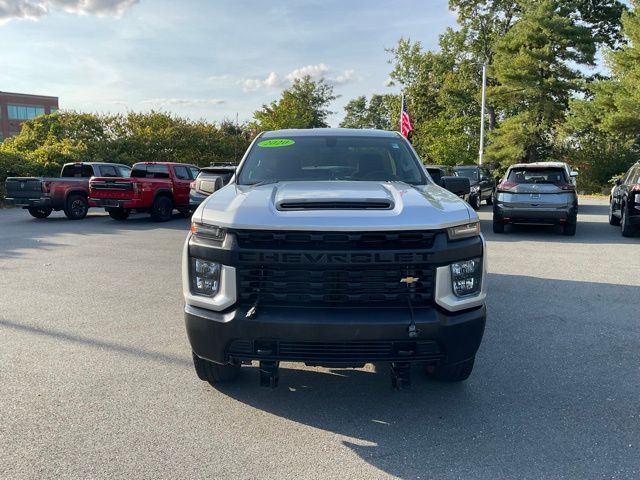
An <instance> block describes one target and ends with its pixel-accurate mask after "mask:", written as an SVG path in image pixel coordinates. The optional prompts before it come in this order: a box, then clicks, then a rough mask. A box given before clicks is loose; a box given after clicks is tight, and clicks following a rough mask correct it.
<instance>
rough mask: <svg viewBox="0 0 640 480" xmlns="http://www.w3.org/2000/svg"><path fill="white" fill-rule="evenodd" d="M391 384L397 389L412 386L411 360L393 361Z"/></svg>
mask: <svg viewBox="0 0 640 480" xmlns="http://www.w3.org/2000/svg"><path fill="white" fill-rule="evenodd" d="M391 386H392V387H393V388H395V389H396V390H403V389H406V388H409V387H411V364H410V363H409V362H392V363H391Z"/></svg>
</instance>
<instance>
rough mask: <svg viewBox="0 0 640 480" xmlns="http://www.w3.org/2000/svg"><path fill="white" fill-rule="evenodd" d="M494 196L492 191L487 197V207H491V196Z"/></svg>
mask: <svg viewBox="0 0 640 480" xmlns="http://www.w3.org/2000/svg"><path fill="white" fill-rule="evenodd" d="M494 195H495V192H494V191H492V192H491V195H489V198H487V205H493V196H494Z"/></svg>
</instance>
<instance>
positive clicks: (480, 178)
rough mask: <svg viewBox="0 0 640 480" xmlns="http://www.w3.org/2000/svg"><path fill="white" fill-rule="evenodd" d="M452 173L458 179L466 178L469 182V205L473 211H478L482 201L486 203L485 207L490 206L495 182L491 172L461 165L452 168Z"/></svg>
mask: <svg viewBox="0 0 640 480" xmlns="http://www.w3.org/2000/svg"><path fill="white" fill-rule="evenodd" d="M453 173H454V175H457V176H459V177H467V178H468V179H469V181H470V182H471V193H470V195H469V204H470V205H471V206H472V207H473V209H474V210H478V209H479V208H480V204H481V203H482V201H483V200H486V201H487V205H491V204H492V203H493V196H494V194H495V190H496V181H495V179H494V178H493V177H492V176H491V172H490V171H489V169H488V168H486V167H477V166H475V165H463V166H459V167H454V168H453Z"/></svg>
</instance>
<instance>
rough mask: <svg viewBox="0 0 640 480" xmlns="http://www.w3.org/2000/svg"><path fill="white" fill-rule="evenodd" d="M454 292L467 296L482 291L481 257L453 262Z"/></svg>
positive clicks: (452, 281)
mask: <svg viewBox="0 0 640 480" xmlns="http://www.w3.org/2000/svg"><path fill="white" fill-rule="evenodd" d="M451 283H452V285H451V286H452V288H453V293H455V294H456V296H458V297H466V296H468V295H474V294H477V293H479V292H480V287H481V283H482V261H481V260H480V259H479V258H474V259H473V260H466V261H464V262H456V263H452V264H451Z"/></svg>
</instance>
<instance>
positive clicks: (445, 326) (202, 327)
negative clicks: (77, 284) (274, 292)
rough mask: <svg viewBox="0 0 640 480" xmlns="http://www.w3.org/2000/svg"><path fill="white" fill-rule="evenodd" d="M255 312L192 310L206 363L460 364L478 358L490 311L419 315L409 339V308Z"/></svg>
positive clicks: (193, 333)
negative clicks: (474, 357)
mask: <svg viewBox="0 0 640 480" xmlns="http://www.w3.org/2000/svg"><path fill="white" fill-rule="evenodd" d="M247 310H248V309H247V308H243V307H240V308H238V309H236V310H232V311H227V312H225V313H218V312H213V311H210V310H204V309H201V308H196V307H191V306H189V305H187V306H186V308H185V322H186V327H187V335H188V337H189V341H190V343H191V347H192V349H193V351H194V352H195V354H196V355H198V356H199V357H201V358H204V359H207V360H210V361H213V362H216V363H228V362H230V361H233V360H265V361H294V362H304V363H311V364H329V363H353V364H359V363H370V362H378V361H402V362H412V363H433V362H438V361H442V362H444V363H457V362H460V361H463V360H467V359H469V358H471V357H473V356H474V355H475V353H476V351H477V350H478V347H479V346H480V341H481V340H482V335H483V333H484V326H485V319H486V308H485V307H484V306H482V307H479V308H476V309H473V310H467V311H464V312H460V313H455V314H454V313H444V312H442V311H440V310H439V309H436V308H420V309H414V317H413V318H414V321H415V326H416V328H417V332H418V335H417V337H415V338H412V337H411V336H410V335H409V326H410V323H411V314H410V312H409V310H408V309H403V308H377V309H373V308H366V309H361V308H359V309H347V308H344V309H324V308H307V309H300V308H276V307H263V308H260V307H259V308H258V311H257V315H256V316H255V317H254V318H247Z"/></svg>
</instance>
